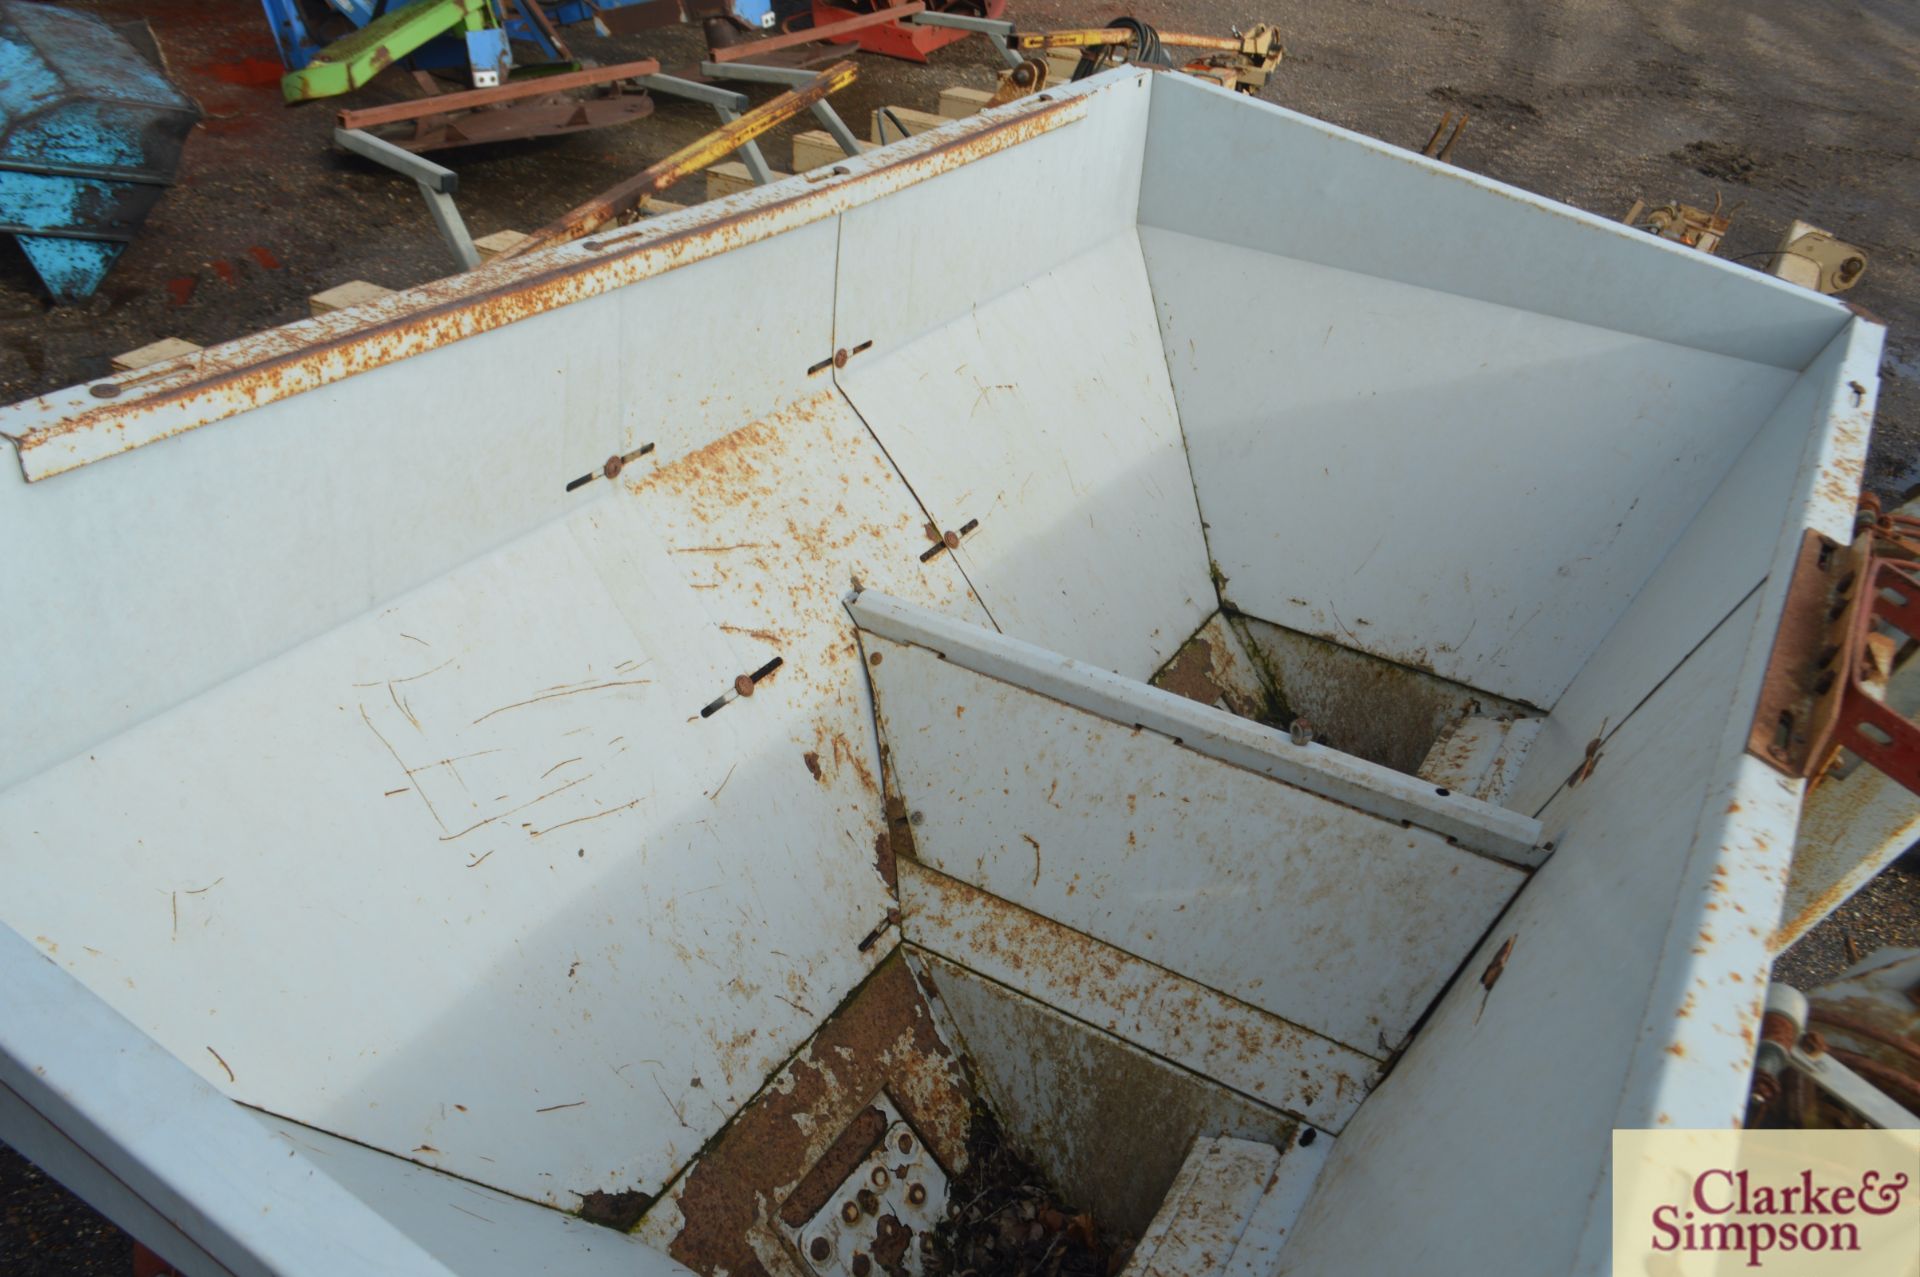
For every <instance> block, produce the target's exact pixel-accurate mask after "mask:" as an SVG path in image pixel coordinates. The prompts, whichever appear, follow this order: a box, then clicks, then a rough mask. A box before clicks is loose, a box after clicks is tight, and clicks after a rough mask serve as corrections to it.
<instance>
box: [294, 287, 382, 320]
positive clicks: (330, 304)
mask: <svg viewBox="0 0 1920 1277" xmlns="http://www.w3.org/2000/svg"><path fill="white" fill-rule="evenodd" d="M391 296H393V290H392V289H391V288H382V287H380V285H378V284H369V283H368V282H367V281H366V280H364V279H350V280H348V281H347V282H346V283H344V284H335V285H334V286H333V287H332V288H329V289H327V290H326V291H325V292H324V293H315V294H314V295H313V296H311V297H309V298H307V306H308V308H309V309H310V310H312V311H313V313H314V314H315V315H316V316H318V315H331V314H332V313H333V312H334V311H336V310H345V309H347V308H348V307H349V306H364V305H366V304H367V303H368V302H377V301H379V300H380V299H381V298H382V297H391Z"/></svg>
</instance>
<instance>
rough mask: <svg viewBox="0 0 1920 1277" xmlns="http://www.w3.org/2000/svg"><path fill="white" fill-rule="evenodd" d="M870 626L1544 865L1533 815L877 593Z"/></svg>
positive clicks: (1369, 807) (866, 615) (1383, 812)
mask: <svg viewBox="0 0 1920 1277" xmlns="http://www.w3.org/2000/svg"><path fill="white" fill-rule="evenodd" d="M848 609H849V611H851V612H852V614H853V617H854V620H855V621H857V622H858V623H859V625H860V627H861V628H862V629H864V630H868V631H870V632H872V633H874V634H878V635H880V636H881V637H883V638H888V639H892V640H894V641H895V642H898V643H910V644H914V645H916V646H919V647H924V648H927V649H928V650H930V651H934V652H938V653H940V654H941V655H942V656H944V657H946V658H947V659H948V660H950V661H952V662H953V663H955V664H956V665H959V666H960V667H962V668H964V669H969V670H973V671H975V672H976V673H980V674H985V675H987V676H988V677H990V678H995V679H1000V680H1002V681H1005V682H1008V683H1011V684H1013V685H1015V686H1017V687H1023V688H1026V689H1028V690H1030V691H1034V692H1038V693H1040V694H1042V695H1044V696H1049V697H1052V698H1053V699H1055V700H1058V701H1061V702H1064V703H1065V704H1067V705H1071V706H1074V707H1075V708H1078V709H1083V710H1086V711H1088V712H1089V713H1092V714H1097V715H1099V716H1101V717H1103V718H1107V719H1111V720H1113V721H1115V722H1120V723H1132V724H1138V725H1139V726H1141V727H1145V728H1148V729H1150V730H1152V731H1155V732H1159V733H1161V734H1162V735H1164V736H1170V737H1172V738H1174V739H1175V740H1177V741H1179V742H1181V743H1182V744H1184V745H1185V746H1186V747H1187V748H1188V749H1189V750H1193V751H1195V752H1197V753H1200V754H1202V755H1204V756H1206V757H1209V758H1215V759H1219V760H1220V761H1222V762H1226V763H1231V764H1233V765H1234V766H1236V767H1241V768H1245V769H1247V770H1249V771H1252V772H1256V773H1258V774H1260V775H1263V776H1267V777H1270V778H1272V779H1274V780H1279V781H1284V782H1285V783H1287V784H1289V785H1295V786H1298V787H1299V788H1301V789H1304V790H1306V791H1308V792H1310V793H1314V794H1319V795H1322V796H1324V797H1327V798H1332V799H1334V800H1336V801H1337V802H1340V803H1345V804H1349V805H1351V806H1353V807H1355V808H1357V809H1359V810H1360V811H1363V812H1370V813H1372V814H1373V815H1376V816H1382V817H1385V818H1386V819H1388V820H1397V821H1407V822H1410V823H1412V824H1415V825H1418V826H1420V827H1421V828H1423V829H1429V830H1432V831H1434V832H1436V833H1439V834H1442V835H1444V836H1446V837H1447V838H1450V839H1454V840H1456V841H1458V842H1459V844H1460V845H1461V846H1463V847H1468V848H1471V849H1473V850H1476V851H1480V852H1482V853H1484V854H1486V855H1490V856H1496V857H1499V858H1501V859H1504V860H1508V861H1510V862H1513V863H1516V864H1530V863H1535V862H1537V861H1538V860H1539V859H1541V858H1542V857H1544V855H1545V854H1546V853H1545V852H1544V851H1543V850H1541V849H1540V848H1539V847H1538V845H1537V844H1538V843H1539V841H1540V826H1539V823H1538V822H1537V821H1534V820H1532V819H1530V818H1528V817H1526V816H1522V815H1519V814H1518V813H1516V812H1511V811H1507V810H1505V809H1503V808H1499V807H1494V806H1492V805H1491V804H1488V803H1483V802H1480V801H1479V800H1478V799H1474V798H1468V797H1465V796H1463V795H1460V794H1450V795H1447V796H1444V797H1443V796H1441V795H1440V794H1439V793H1437V792H1436V787H1435V786H1432V785H1428V784H1426V783H1424V782H1422V781H1418V780H1415V779H1414V778H1412V777H1410V776H1406V775H1403V774H1402V773H1400V772H1396V771H1392V770H1390V769H1388V768H1385V767H1381V766H1378V765H1377V764H1374V763H1369V762H1367V761H1365V760H1364V759H1359V758H1353V757H1350V756H1349V755H1346V754H1342V753H1340V752H1338V751H1337V750H1331V749H1327V748H1325V747H1324V746H1320V745H1304V746H1301V745H1295V744H1293V743H1292V742H1291V741H1290V740H1288V738H1287V736H1286V734H1285V733H1283V732H1277V731H1274V730H1273V729H1271V728H1268V727H1263V726H1261V725H1260V724H1258V723H1253V722H1249V721H1247V720H1246V719H1242V718H1237V717H1235V716H1234V715H1232V714H1229V713H1226V712H1224V711H1222V710H1218V709H1215V708H1214V707H1213V706H1210V705H1201V704H1199V703H1197V702H1195V701H1190V700H1188V699H1186V698H1185V697H1183V696H1177V695H1175V694H1174V693H1172V692H1168V691H1163V690H1162V689H1160V688H1157V687H1149V686H1147V685H1146V684H1144V683H1137V682H1135V681H1133V680H1132V679H1127V678H1122V677H1121V676H1119V675H1117V674H1114V673H1112V672H1110V671H1107V670H1104V669H1099V668H1097V667H1094V666H1091V665H1087V664H1083V663H1082V662H1080V661H1077V660H1073V659H1071V658H1069V657H1065V656H1061V655H1058V654H1056V653H1054V652H1050V651H1047V650H1045V649H1043V648H1040V647H1037V646H1035V645H1034V644H1031V643H1026V642H1022V641H1021V640H1019V639H1016V638H1012V637H1010V636H1006V635H1001V634H995V633H993V632H992V631H989V630H982V629H981V628H980V627H978V626H974V625H969V624H967V623H965V622H960V621H954V620H952V619H950V618H947V617H943V616H940V615H938V614H936V613H932V612H929V611H926V610H925V609H923V608H919V607H915V606H914V605H912V604H911V603H903V602H902V601H900V600H898V599H889V598H886V597H884V596H882V595H881V594H879V593H877V592H868V593H865V594H862V595H859V596H858V597H856V598H854V599H853V600H851V601H850V602H849V604H848Z"/></svg>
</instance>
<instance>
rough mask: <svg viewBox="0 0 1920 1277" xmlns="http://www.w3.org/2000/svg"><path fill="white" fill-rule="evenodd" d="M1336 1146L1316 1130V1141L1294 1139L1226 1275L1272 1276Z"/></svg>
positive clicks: (1330, 1139) (1225, 1271) (1229, 1264)
mask: <svg viewBox="0 0 1920 1277" xmlns="http://www.w3.org/2000/svg"><path fill="white" fill-rule="evenodd" d="M1301 1134H1302V1135H1305V1134H1307V1132H1304V1131H1303V1132H1301ZM1333 1149H1334V1139H1333V1137H1332V1136H1330V1135H1325V1134H1316V1135H1315V1136H1314V1137H1313V1140H1312V1142H1311V1143H1306V1144H1303V1143H1301V1142H1300V1140H1299V1139H1298V1138H1296V1139H1295V1140H1294V1143H1293V1147H1292V1148H1290V1149H1288V1150H1287V1151H1286V1155H1285V1156H1284V1157H1282V1158H1281V1159H1280V1164H1279V1165H1278V1166H1276V1167H1275V1168H1274V1172H1273V1176H1274V1178H1273V1183H1272V1184H1271V1185H1269V1186H1268V1188H1267V1192H1266V1195H1265V1196H1264V1197H1262V1198H1261V1199H1260V1203H1259V1205H1257V1206H1255V1207H1254V1208H1253V1215H1252V1217H1251V1218H1250V1219H1248V1220H1247V1229H1246V1231H1245V1232H1244V1233H1241V1234H1240V1241H1239V1243H1238V1244H1237V1245H1235V1246H1234V1248H1233V1256H1232V1258H1230V1259H1229V1260H1228V1261H1227V1264H1226V1268H1225V1269H1224V1273H1223V1277H1268V1275H1269V1274H1270V1273H1272V1272H1273V1271H1274V1268H1275V1267H1276V1266H1277V1264H1278V1262H1279V1258H1280V1248H1281V1247H1282V1246H1285V1245H1286V1244H1287V1236H1288V1234H1290V1233H1291V1232H1292V1231H1293V1226H1294V1222H1295V1221H1296V1220H1298V1219H1299V1218H1300V1212H1301V1210H1303V1209H1304V1208H1305V1207H1306V1204H1307V1198H1308V1197H1310V1196H1312V1194H1313V1186H1314V1185H1315V1184H1316V1183H1318V1182H1319V1178H1320V1172H1321V1171H1322V1170H1324V1169H1325V1168H1326V1165H1327V1158H1328V1157H1330V1156H1332V1154H1333Z"/></svg>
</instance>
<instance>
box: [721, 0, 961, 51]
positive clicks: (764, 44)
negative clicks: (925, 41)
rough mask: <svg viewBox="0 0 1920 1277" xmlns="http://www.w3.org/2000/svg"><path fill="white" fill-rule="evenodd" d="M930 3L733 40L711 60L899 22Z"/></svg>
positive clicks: (914, 3)
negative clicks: (801, 29) (741, 41)
mask: <svg viewBox="0 0 1920 1277" xmlns="http://www.w3.org/2000/svg"><path fill="white" fill-rule="evenodd" d="M926 7H927V6H926V5H925V4H923V3H921V0H912V3H910V4H902V5H895V6H894V7H892V8H890V9H876V10H874V11H873V12H872V13H863V14H860V15H859V16H858V17H853V18H848V19H846V20H845V21H843V22H830V23H828V24H827V25H825V26H823V27H808V28H807V29H806V30H804V31H791V32H788V33H787V34H786V35H770V36H768V37H766V38H765V39H763V40H749V41H747V42H745V43H743V44H730V45H728V46H727V47H726V48H724V49H715V50H714V51H713V54H712V60H713V61H715V62H740V61H743V60H745V59H747V58H751V57H753V56H754V55H756V54H760V53H772V52H773V51H774V50H776V49H791V48H793V47H794V46H795V45H801V44H813V43H814V42H815V41H818V40H831V39H833V38H834V37H835V36H839V35H845V34H847V33H848V32H853V31H859V30H861V29H862V28H864V27H877V26H881V25H883V24H885V23H888V22H898V21H900V19H902V18H910V17H912V16H913V15H914V14H916V13H919V12H921V11H923V10H924V9H925V8H926Z"/></svg>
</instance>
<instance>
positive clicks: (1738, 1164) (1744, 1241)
mask: <svg viewBox="0 0 1920 1277" xmlns="http://www.w3.org/2000/svg"><path fill="white" fill-rule="evenodd" d="M1613 1249H1614V1255H1613V1271H1614V1273H1615V1274H1616V1277H1625V1275H1626V1274H1632V1275H1633V1277H1693V1275H1694V1274H1703V1275H1704V1274H1722V1275H1726V1274H1733V1273H1755V1272H1758V1273H1765V1274H1767V1275H1768V1277H1800V1275H1801V1274H1806V1275H1807V1277H1813V1275H1814V1274H1819V1275H1820V1277H1847V1275H1849V1274H1856V1273H1857V1274H1863V1275H1864V1274H1869V1273H1871V1274H1874V1277H1920V1133H1915V1132H1911V1131H1615V1132H1614V1136H1613Z"/></svg>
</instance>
